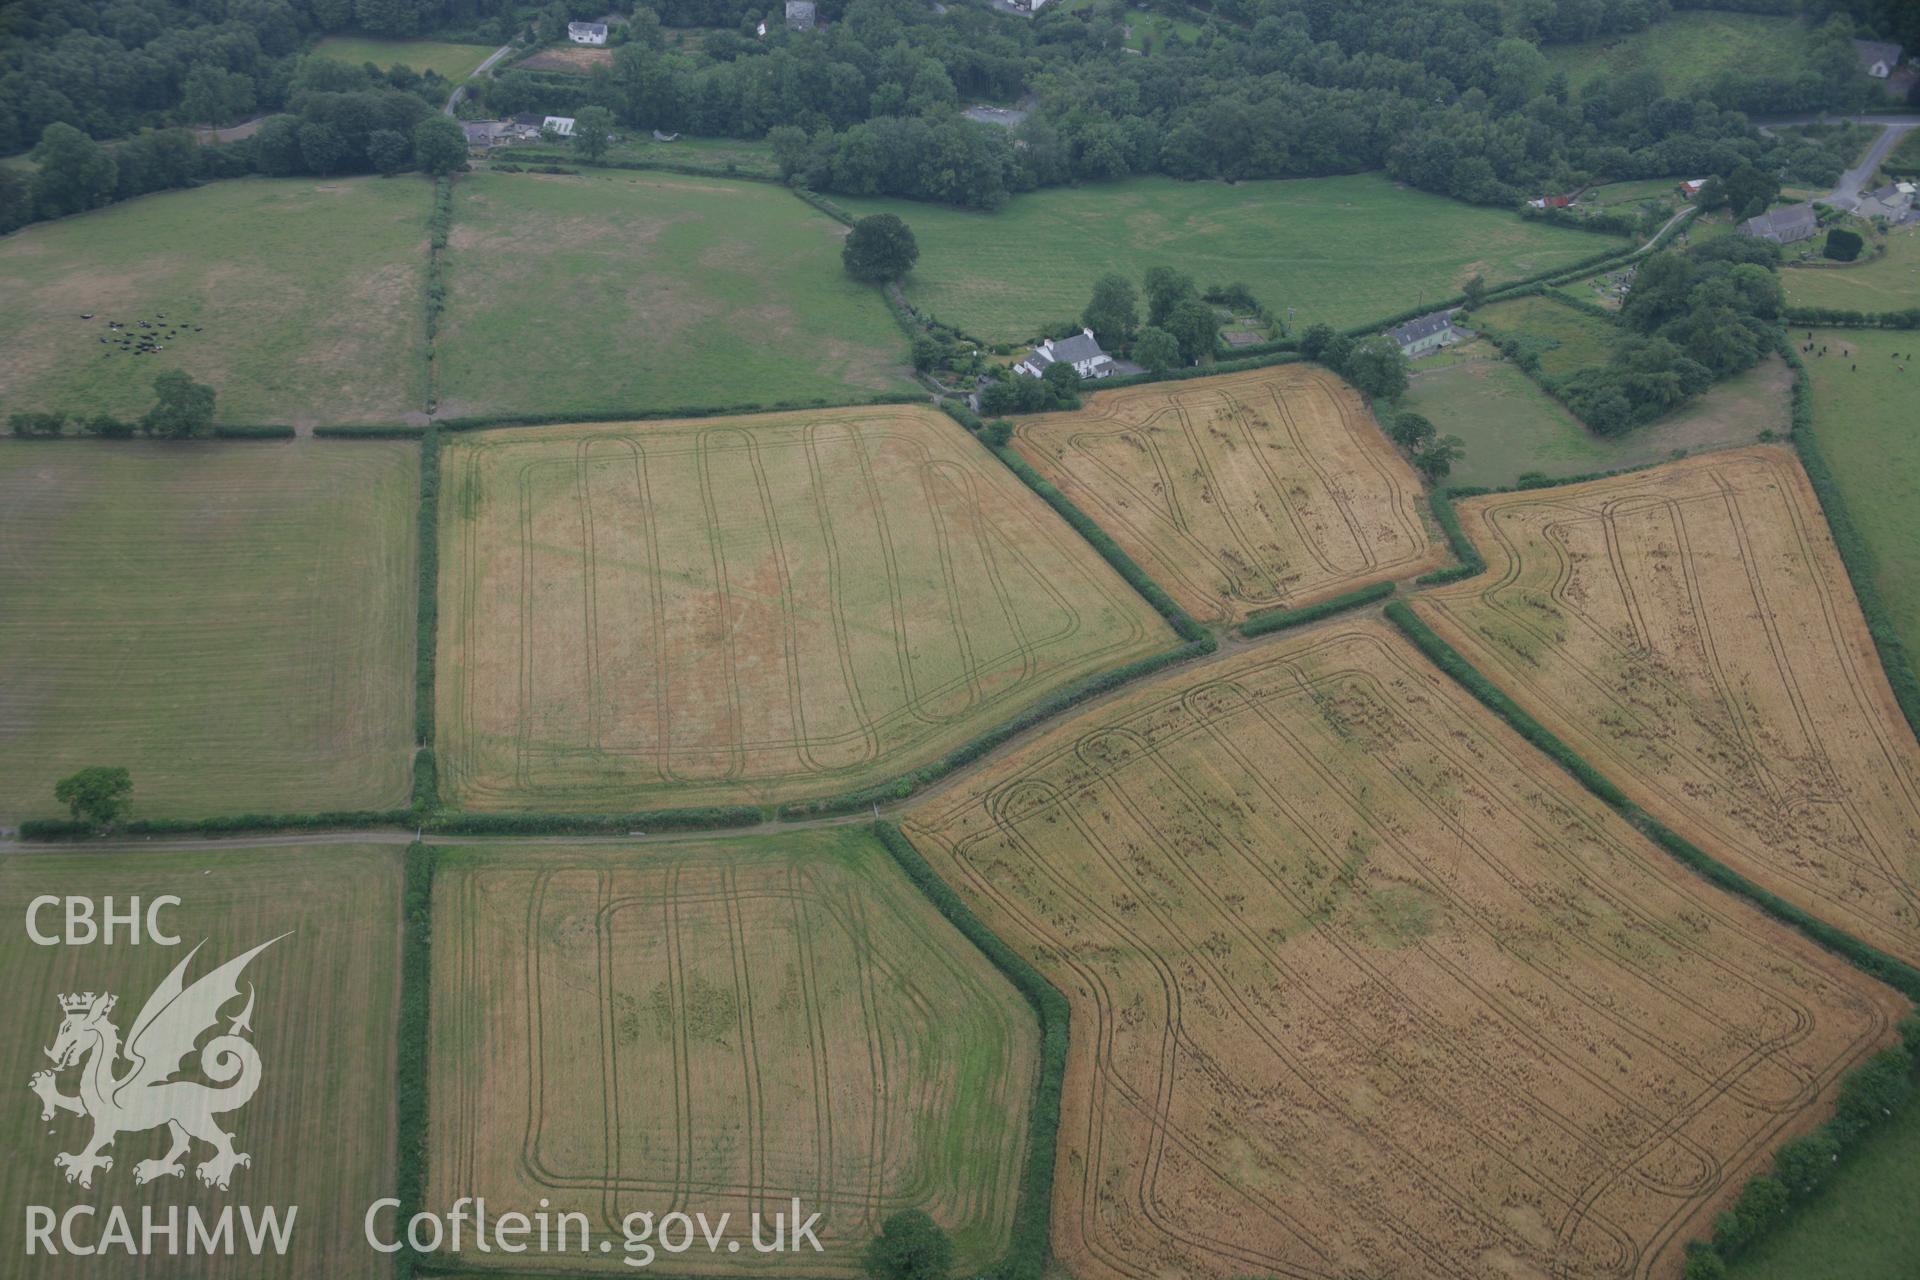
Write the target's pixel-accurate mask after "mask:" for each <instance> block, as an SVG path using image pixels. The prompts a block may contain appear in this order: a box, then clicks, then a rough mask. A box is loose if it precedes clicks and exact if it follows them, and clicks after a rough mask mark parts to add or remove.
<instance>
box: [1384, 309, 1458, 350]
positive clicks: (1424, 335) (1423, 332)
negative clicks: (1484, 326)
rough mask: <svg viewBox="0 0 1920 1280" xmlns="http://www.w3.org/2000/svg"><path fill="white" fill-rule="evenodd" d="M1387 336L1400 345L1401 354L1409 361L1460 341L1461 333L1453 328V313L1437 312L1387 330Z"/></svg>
mask: <svg viewBox="0 0 1920 1280" xmlns="http://www.w3.org/2000/svg"><path fill="white" fill-rule="evenodd" d="M1387 336H1388V337H1389V338H1392V339H1393V340H1394V342H1396V343H1398V344H1399V347H1400V354H1401V355H1403V356H1405V357H1406V358H1407V359H1409V360H1411V359H1413V358H1414V357H1415V356H1423V355H1425V354H1427V352H1429V351H1438V350H1439V349H1440V348H1441V347H1445V346H1451V345H1452V344H1453V343H1456V342H1458V341H1460V331H1459V330H1458V329H1455V328H1454V327H1453V312H1451V311H1435V312H1433V313H1432V314H1430V315H1424V316H1419V317H1417V318H1415V319H1412V320H1409V321H1407V322H1406V323H1405V324H1402V325H1395V326H1394V327H1393V328H1391V329H1389V330H1387Z"/></svg>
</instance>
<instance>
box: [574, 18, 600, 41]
mask: <svg viewBox="0 0 1920 1280" xmlns="http://www.w3.org/2000/svg"><path fill="white" fill-rule="evenodd" d="M567 39H569V40H571V41H573V42H574V43H575V44H605V43H606V42H607V24H606V23H604V22H569V23H568V24H567Z"/></svg>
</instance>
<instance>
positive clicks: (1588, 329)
mask: <svg viewBox="0 0 1920 1280" xmlns="http://www.w3.org/2000/svg"><path fill="white" fill-rule="evenodd" d="M1466 323H1467V326H1468V327H1469V328H1473V329H1487V330H1491V331H1493V332H1497V333H1502V334H1506V335H1509V336H1513V337H1518V338H1521V339H1522V340H1525V341H1528V342H1531V343H1533V344H1535V345H1536V346H1537V347H1538V349H1539V351H1540V370H1541V372H1543V373H1546V374H1549V375H1551V376H1554V377H1564V376H1565V375H1567V374H1569V373H1573V372H1576V371H1577V370H1580V369H1589V368H1592V367H1593V366H1595V365H1603V364H1606V363H1607V362H1608V361H1609V360H1611V359H1613V350H1614V345H1615V343H1616V342H1617V341H1618V340H1619V336H1620V333H1619V330H1618V329H1616V328H1614V326H1612V325H1610V324H1608V323H1607V322H1606V321H1605V320H1602V319H1600V318H1599V317H1598V316H1592V315H1588V314H1587V313H1586V312H1584V311H1581V310H1580V309H1579V308H1577V307H1570V306H1567V305H1566V304H1565V303H1563V302H1557V301H1555V300H1554V299H1552V298H1548V297H1543V296H1541V295H1540V294H1527V295H1526V296H1524V297H1520V298H1510V299H1508V300H1507V301H1505V302H1494V303H1489V304H1488V305H1486V306H1484V307H1481V308H1480V309H1479V310H1477V311H1475V312H1473V313H1472V314H1471V315H1469V316H1468V317H1467V320H1466Z"/></svg>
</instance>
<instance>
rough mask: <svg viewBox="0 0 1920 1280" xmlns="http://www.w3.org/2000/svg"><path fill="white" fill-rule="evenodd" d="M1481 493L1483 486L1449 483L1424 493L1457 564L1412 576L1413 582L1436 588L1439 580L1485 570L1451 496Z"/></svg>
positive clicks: (1448, 580) (1478, 552) (1485, 567)
mask: <svg viewBox="0 0 1920 1280" xmlns="http://www.w3.org/2000/svg"><path fill="white" fill-rule="evenodd" d="M1485 492H1486V490H1485V489H1478V488H1471V487H1469V486H1466V485H1452V486H1447V487H1443V488H1439V489H1435V490H1434V491H1433V492H1432V493H1431V494H1429V495H1427V505H1428V506H1429V507H1430V508H1432V510H1433V520H1434V523H1435V524H1437V525H1439V526H1440V532H1441V533H1443V534H1445V535H1446V539H1447V547H1448V549H1449V550H1451V551H1452V552H1453V558H1454V559H1455V560H1457V561H1459V563H1458V564H1452V565H1448V566H1447V567H1446V568H1444V569H1435V570H1433V571H1432V572H1430V573H1423V574H1421V575H1420V576H1419V577H1417V578H1415V579H1414V583H1415V584H1416V585H1418V586H1422V587H1437V586H1439V585H1441V584H1442V583H1446V582H1456V581H1458V580H1459V579H1461V578H1471V577H1473V576H1474V575H1475V574H1479V573H1485V572H1486V569H1487V562H1486V561H1485V560H1484V559H1482V558H1481V555H1480V548H1478V547H1476V546H1474V545H1473V539H1472V538H1469V537H1468V536H1467V531H1466V530H1465V529H1463V528H1461V526H1460V513H1459V512H1458V511H1455V510H1454V508H1453V500H1454V499H1455V498H1465V497H1470V496H1472V495H1473V494H1476V493H1485Z"/></svg>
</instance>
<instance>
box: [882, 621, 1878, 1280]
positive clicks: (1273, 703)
mask: <svg viewBox="0 0 1920 1280" xmlns="http://www.w3.org/2000/svg"><path fill="white" fill-rule="evenodd" d="M905 830H906V832H907V834H908V835H909V836H910V838H912V839H913V840H914V841H915V843H916V844H917V845H918V846H919V847H920V848H921V849H923V850H924V851H926V852H927V854H928V856H929V858H930V860H931V861H932V862H933V864H934V866H935V867H936V869H937V870H939V871H940V873H941V874H942V875H943V876H944V877H946V878H947V880H948V881H949V883H951V884H953V885H954V886H955V887H956V888H957V889H958V890H959V891H960V893H961V894H962V896H963V897H965V898H966V899H967V901H968V903H969V905H971V906H972V907H974V909H975V910H977V911H978V912H979V913H980V914H981V916H982V917H983V918H984V919H985V920H986V921H987V923H988V924H989V926H990V927H992V928H994V929H995V930H996V931H998V932H999V933H1000V934H1001V935H1002V936H1003V937H1005V938H1007V939H1008V940H1009V941H1010V942H1011V943H1012V944H1013V945H1014V946H1016V947H1018V948H1020V949H1021V950H1023V951H1024V952H1025V953H1026V954H1028V955H1029V956H1031V957H1032V958H1033V959H1034V961H1035V963H1036V964H1038V965H1039V967H1040V968H1041V969H1042V970H1043V971H1044V972H1046V973H1047V974H1048V976H1049V977H1050V978H1051V979H1052V980H1053V981H1055V982H1056V983H1057V984H1059V985H1060V986H1061V987H1062V989H1063V990H1065V991H1066V992H1067V995H1068V998H1069V999H1070V1000H1071V1001H1072V1002H1073V1005H1074V1015H1073V1016H1074V1021H1073V1026H1074V1036H1073V1043H1072V1046H1071V1049H1070V1053H1069V1059H1068V1065H1067V1083H1066V1089H1065V1093H1064V1102H1063V1114H1062V1121H1061V1130H1060V1133H1061V1137H1060V1142H1061V1148H1060V1163H1059V1166H1058V1167H1059V1174H1058V1176H1057V1179H1056V1182H1055V1195H1054V1228H1053V1242H1054V1249H1055V1252H1056V1254H1057V1256H1059V1257H1060V1258H1061V1260H1062V1261H1063V1262H1064V1264H1065V1265H1066V1266H1067V1267H1068V1268H1070V1269H1071V1270H1073V1272H1074V1273H1075V1274H1076V1275H1080V1276H1099V1277H1107V1276H1124V1277H1141V1278H1144V1277H1149V1276H1153V1275H1156V1274H1163V1273H1168V1272H1172V1271H1179V1272H1181V1273H1183V1274H1189V1275H1193V1274H1200V1275H1216V1276H1228V1275H1239V1274H1246V1273H1249V1272H1257V1273H1269V1274H1276V1275H1286V1276H1300V1277H1306V1276H1342V1275H1350V1274H1369V1275H1373V1274H1378V1275H1434V1276H1450V1275H1480V1274H1488V1273H1498V1274H1507V1273H1512V1274H1539V1275H1553V1276H1560V1277H1587V1276H1596V1277H1597V1276H1645V1275H1652V1274H1665V1273H1666V1272H1667V1271H1669V1270H1671V1269H1672V1268H1673V1267H1675V1266H1677V1256H1678V1253H1679V1251H1680V1248H1681V1246H1682V1244H1683V1242H1684V1241H1685V1240H1686V1239H1687V1238H1688V1237H1689V1236H1691V1235H1695V1234H1698V1233H1699V1232H1700V1231H1701V1230H1702V1229H1703V1228H1704V1224H1705V1223H1706V1221H1707V1220H1708V1218H1709V1216H1710V1214H1711V1213H1712V1212H1713V1211H1714V1210H1715V1209H1716V1208H1717V1207H1719V1205H1720V1204H1722V1203H1724V1201H1725V1200H1726V1198H1727V1197H1728V1196H1729V1195H1731V1194H1732V1193H1733V1192H1734V1191H1736V1190H1737V1189H1738V1187H1739V1185H1740V1183H1741V1181H1742V1179H1743V1178H1744V1177H1745V1176H1746V1175H1747V1174H1748V1173H1750V1172H1752V1171H1754V1170H1755V1169H1757V1168H1758V1167H1759V1166H1760V1165H1761V1164H1762V1163H1763V1162H1764V1161H1765V1159H1766V1158H1767V1157H1768V1155H1769V1154H1770V1153H1771V1151H1772V1149H1773V1147H1774V1146H1776V1145H1777V1144H1778V1143H1779V1142H1780V1141H1781V1140H1782V1139H1783V1138H1784V1137H1785V1136H1787V1135H1788V1134H1789V1133H1791V1132H1795V1131H1798V1130H1799V1129H1802V1128H1805V1127H1807V1126H1808V1125H1810V1124H1812V1123H1813V1122H1815V1121H1816V1120H1817V1119H1818V1118H1819V1117H1820V1116H1821V1115H1822V1114H1823V1113H1824V1110H1825V1105H1826V1104H1827V1103H1828V1102H1829V1101H1830V1096H1829V1095H1830V1089H1831V1086H1832V1085H1833V1084H1834V1082H1835V1081H1836V1080H1837V1079H1838V1078H1839V1076H1840V1075H1841V1074H1843V1073H1844V1072H1845V1071H1846V1070H1847V1069H1848V1068H1849V1067H1850V1066H1851V1065H1853V1064H1854V1063H1855V1062H1857V1061H1859V1060H1860V1059H1861V1058H1862V1057H1863V1056H1865V1055H1866V1054H1868V1053H1870V1052H1872V1051H1874V1050H1875V1049H1877V1048H1879V1047H1880V1046H1881V1045H1882V1044H1884V1043H1885V1042H1886V1041H1887V1039H1888V1038H1889V1037H1890V1034H1891V1030H1890V1028H1891V1022H1892V1019H1893V1018H1894V1017H1896V1016H1898V1014H1899V1013H1900V1012H1901V1011H1902V1010H1903V1009H1904V1007H1905V1005H1904V1002H1903V1001H1901V1000H1900V999H1899V998H1898V997H1897V996H1896V995H1895V994H1894V993H1893V992H1891V991H1889V990H1887V989H1885V988H1882V987H1880V986H1878V985H1877V984H1874V983H1872V982H1871V981H1869V980H1868V979H1866V978H1865V977H1864V976H1863V975H1861V974H1859V973H1858V972H1857V971H1855V970H1853V969H1851V968H1850V967H1849V966H1847V965H1846V964H1845V963H1844V962H1842V961H1841V960H1839V959H1838V958H1837V957H1834V956H1832V955H1829V954H1827V953H1826V952H1824V951H1821V950H1820V949H1818V948H1817V947H1815V946H1813V945H1812V944H1810V943H1808V942H1806V941H1805V940H1803V939H1801V938H1799V937H1798V936H1797V935H1795V934H1794V933H1792V932H1791V931H1790V930H1788V929H1786V928H1784V927H1783V926H1780V925H1778V924H1776V923H1774V922H1773V921H1771V920H1769V919H1767V918H1766V917H1764V916H1762V915H1761V914H1760V913H1759V912H1758V911H1756V910H1754V909H1753V908H1751V907H1749V906H1747V905H1746V904H1744V903H1742V902H1739V901H1737V900H1735V899H1732V898H1729V897H1726V896H1724V895H1721V894H1719V893H1717V892H1715V891H1713V890H1711V889H1710V888H1709V887H1707V886H1706V885H1704V884H1703V883H1701V882H1700V881H1698V880H1697V879H1695V878H1694V877H1693V876H1692V875H1691V874H1690V873H1688V872H1687V871H1685V870H1684V869H1682V868H1681V867H1680V866H1678V865H1677V864H1676V863H1675V862H1674V861H1673V860H1672V859H1670V858H1669V857H1667V855H1665V854H1664V853H1662V852H1660V851H1659V850H1658V849H1656V848H1655V847H1653V846H1652V845H1651V844H1649V843H1648V842H1647V841H1645V840H1644V839H1643V838H1642V837H1641V836H1639V835H1638V833H1636V832H1634V831H1633V830H1632V829H1631V828H1630V827H1628V826H1627V825H1626V824H1625V823H1624V822H1622V821H1621V820H1620V819H1618V818H1617V817H1615V816H1614V815H1613V814H1611V813H1610V812H1609V811H1607V810H1606V809H1604V808H1603V807H1602V806H1601V805H1600V804H1599V803H1598V802H1597V801H1595V800H1594V799H1593V798H1591V797H1590V796H1588V795H1587V794H1586V793H1585V792H1584V791H1582V790H1580V789H1579V788H1578V787H1577V786H1576V785H1575V784H1573V783H1572V781H1571V780H1569V779H1567V778H1565V777H1564V776H1561V775H1559V773H1558V771H1557V770H1554V769H1552V768H1551V767H1548V766H1547V765H1546V763H1545V761H1543V760H1542V759H1541V758H1540V757H1538V756H1537V755H1535V754H1534V753H1533V752H1532V751H1531V749H1530V748H1528V747H1527V746H1526V745H1525V743H1523V742H1522V741H1521V740H1519V739H1518V738H1517V737H1516V736H1514V735H1513V734H1512V732H1511V731H1510V730H1508V729H1507V728H1506V727H1505V726H1503V725H1501V724H1500V723H1499V722H1498V721H1496V720H1494V719H1492V718H1491V717H1490V716H1489V715H1488V713H1486V712H1485V711H1484V710H1483V709H1482V708H1480V707H1479V705H1478V704H1477V703H1474V702H1472V701H1471V700H1470V699H1468V698H1467V697H1466V695H1464V694H1463V693H1462V692H1460V691H1459V690H1458V689H1456V688H1454V687H1453V686H1452V685H1451V684H1450V683H1448V682H1447V681H1446V680H1445V679H1444V678H1443V677H1442V676H1441V675H1440V674H1439V673H1438V672H1436V671H1434V670H1433V669H1432V668H1430V667H1428V666H1427V665H1426V664H1425V663H1424V662H1423V660H1421V659H1420V658H1419V657H1418V656H1417V655H1416V654H1414V653H1413V652H1412V651H1411V650H1410V649H1408V648H1406V646H1405V645H1404V643H1403V642H1401V641H1400V640H1399V639H1398V637H1397V636H1395V635H1394V634H1393V633H1392V632H1390V631H1389V630H1388V629H1386V628H1385V627H1384V626H1383V625H1381V624H1379V623H1376V622H1371V621H1369V622H1356V623H1353V624H1350V625H1349V626H1347V627H1345V628H1342V629H1340V630H1337V631H1334V630H1323V631H1320V632H1317V633H1315V634H1313V635H1311V636H1302V637H1299V638H1297V639H1294V640H1291V641H1288V642H1285V643H1281V644H1272V645H1262V646H1261V647H1260V648H1259V649H1257V650H1253V651H1249V652H1247V653H1245V654H1242V655H1240V656H1239V657H1237V658H1235V659H1233V660H1231V661H1229V662H1225V663H1220V664H1217V665H1214V666H1211V667H1209V668H1208V669H1207V670H1206V671H1205V672H1204V673H1198V674H1196V675H1193V676H1189V677H1187V678H1185V679H1182V680H1179V681H1177V682H1164V683H1161V684H1159V685H1156V686H1155V687H1153V688H1151V689H1140V690H1137V691H1135V692H1134V693H1132V694H1131V695H1129V696H1127V697H1126V698H1124V699H1122V700H1120V701H1118V702H1116V703H1113V704H1111V705H1109V706H1106V707H1103V708H1102V709H1101V710H1100V711H1099V712H1097V713H1094V714H1090V715H1087V716H1083V717H1080V718H1078V719H1076V720H1075V721H1073V722H1070V723H1067V724H1063V725H1061V726H1059V727H1058V728H1056V729H1055V730H1053V731H1052V732H1051V733H1049V734H1048V735H1047V736H1045V737H1044V738H1042V739H1040V740H1038V741H1037V742H1035V743H1033V744H1032V745H1030V746H1029V747H1027V748H1026V749H1024V750H1022V751H1020V752H1018V753H1016V754H1014V755H1012V756H1010V757H1008V758H1006V759H1004V760H1001V761H999V762H997V763H996V764H995V765H994V766H993V767H992V768H991V769H989V770H987V771H986V772H985V773H983V774H982V775H981V776H979V777H978V778H977V779H975V780H973V781H972V782H971V784H970V785H969V786H967V787H966V788H965V789H964V790H960V791H957V792H955V793H953V794H951V795H948V796H943V797H941V798H939V799H937V800H934V801H930V802H928V803H927V804H924V805H922V806H921V807H920V808H919V809H917V810H916V811H915V812H914V813H913V814H912V816H911V817H910V819H909V821H908V822H907V823H906V824H905Z"/></svg>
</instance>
